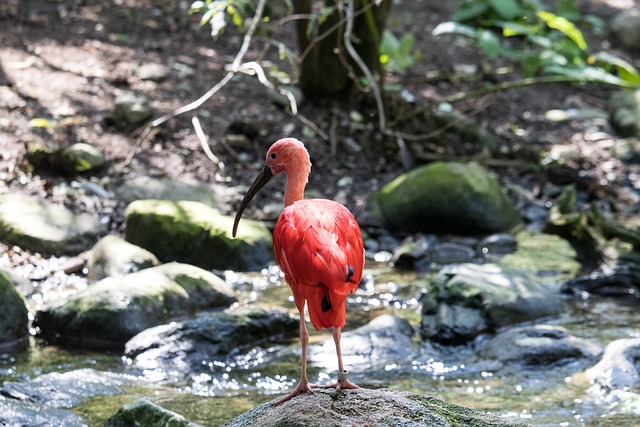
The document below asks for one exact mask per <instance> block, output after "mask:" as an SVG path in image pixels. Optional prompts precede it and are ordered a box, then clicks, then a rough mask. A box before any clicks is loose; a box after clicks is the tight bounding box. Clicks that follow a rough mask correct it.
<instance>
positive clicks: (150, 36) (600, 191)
mask: <svg viewBox="0 0 640 427" xmlns="http://www.w3.org/2000/svg"><path fill="white" fill-rule="evenodd" d="M630 3H633V1H630V0H627V1H625V0H610V1H606V2H600V1H597V2H596V1H586V0H583V1H580V2H579V4H580V8H581V12H582V13H583V14H585V15H587V14H593V15H596V16H598V17H600V18H601V19H603V20H604V21H605V22H606V21H607V20H608V19H610V17H611V16H612V15H614V14H615V13H617V12H618V11H619V10H620V9H622V8H626V7H629V6H630ZM187 7H188V5H187V4H186V3H185V2H177V1H163V2H153V1H150V0H140V1H134V0H117V1H114V2H103V1H94V0H86V1H81V0H56V1H50V2H33V1H18V0H9V1H8V2H3V5H2V6H0V193H6V192H23V193H27V194H33V195H38V196H41V197H47V198H49V199H51V200H54V201H57V202H61V203H65V204H67V205H69V206H72V207H73V208H74V209H76V210H79V211H88V212H91V211H96V210H99V209H100V206H101V204H100V201H99V200H96V196H94V195H91V194H85V195H80V196H78V195H77V194H76V195H75V197H70V195H69V192H67V191H65V190H64V189H65V188H68V183H69V181H70V179H71V178H69V177H64V176H60V175H58V174H57V173H55V172H53V171H47V170H33V169H32V168H31V167H30V166H29V165H28V164H27V162H26V161H25V156H26V153H27V147H28V146H29V145H30V144H34V143H41V144H44V145H46V146H49V147H65V146H68V145H70V144H72V143H75V142H86V143H89V144H92V145H95V146H97V147H99V148H100V149H101V150H102V151H103V152H104V153H105V156H106V159H107V166H106V167H105V168H103V170H102V171H100V173H99V174H97V175H94V176H91V177H87V176H78V177H73V179H75V180H87V179H90V180H93V181H95V182H97V183H98V184H100V185H103V186H104V187H105V188H107V189H110V188H112V185H114V184H115V183H117V182H118V181H120V180H122V179H124V178H126V177H131V176H135V175H143V174H150V175H154V176H166V177H169V178H171V179H175V180H196V181H200V182H209V183H212V184H216V185H220V186H221V187H222V188H227V189H229V188H234V187H236V186H246V185H248V184H250V183H251V181H252V180H253V177H254V176H255V174H256V173H257V172H258V170H259V168H260V165H259V162H260V161H261V160H262V159H263V158H264V157H263V156H264V154H265V152H266V150H267V148H268V146H269V145H270V143H271V142H273V141H275V140H276V139H278V138H281V137H283V136H295V137H298V138H299V139H301V140H303V141H305V143H306V144H307V146H308V148H309V151H310V153H311V158H312V162H313V170H312V175H311V177H310V185H309V188H311V189H314V190H317V191H318V192H319V193H320V194H322V195H323V196H325V197H330V198H337V199H338V200H340V201H342V202H343V203H345V204H347V206H349V207H350V208H352V209H354V210H355V211H356V213H357V212H358V211H359V210H360V208H361V207H362V206H363V204H364V203H365V201H366V199H367V197H369V196H370V195H371V194H372V193H373V192H374V191H375V190H377V189H378V188H380V187H381V186H382V185H384V184H385V183H387V182H389V181H390V180H391V179H393V178H394V177H395V176H397V175H399V174H400V173H402V172H403V171H404V170H405V169H406V167H407V166H409V165H413V166H417V165H419V164H423V163H426V162H429V161H433V160H438V159H443V160H476V161H478V162H480V163H482V164H485V165H486V166H487V167H488V168H490V169H492V170H494V171H495V172H496V173H497V174H498V175H499V176H500V177H501V179H503V181H505V182H510V183H513V184H516V185H518V186H520V187H521V188H524V189H526V191H528V192H530V194H531V196H532V197H537V196H539V195H540V194H541V192H542V191H543V188H544V186H545V183H547V182H553V183H555V184H558V185H563V184H567V183H572V182H574V183H576V184H577V185H578V187H579V188H580V189H581V190H583V191H584V192H585V194H586V195H587V197H589V198H592V199H596V198H608V199H610V200H609V201H610V205H611V207H612V210H613V211H615V212H617V213H620V214H621V215H623V216H624V215H629V214H634V213H636V214H637V192H638V188H640V171H639V168H638V165H629V164H625V163H623V162H620V161H619V160H618V159H616V158H615V157H612V156H611V154H610V151H609V150H608V149H607V148H610V146H611V144H615V136H612V135H614V133H613V131H612V130H611V129H610V126H609V124H608V121H607V120H606V117H605V118H603V117H602V115H597V114H596V116H594V117H586V118H585V117H582V118H580V119H577V120H568V121H561V122H552V121H549V120H548V119H547V117H546V116H545V113H546V112H547V111H549V110H554V109H562V110H567V109H571V108H575V109H581V110H586V111H592V110H598V111H605V112H606V109H607V100H608V97H609V95H610V93H612V91H613V90H615V88H611V87H604V86H602V85H577V84H547V85H535V86H525V87H520V88H516V89H510V90H505V91H500V92H496V93H491V94H487V95H484V96H481V97H477V98H469V99H466V100H464V101H460V102H456V103H455V104H454V107H455V108H456V109H458V110H459V111H461V112H463V113H465V114H466V115H467V116H468V117H471V118H472V120H473V122H474V123H475V124H477V126H479V127H480V128H481V129H484V130H486V131H487V132H488V133H489V134H491V135H493V136H495V140H496V141H497V145H496V146H493V147H487V146H486V145H482V144H479V143H478V142H476V141H473V140H471V139H469V136H468V135H465V134H464V132H463V133H462V134H461V133H459V132H458V133H455V132H449V129H448V128H447V126H443V125H442V124H438V123H437V121H435V120H433V118H432V116H431V109H432V107H433V106H434V105H435V104H436V103H437V101H438V100H439V99H442V98H443V97H446V96H449V95H451V94H455V93H459V92H464V91H469V90H471V89H473V88H477V87H480V86H481V85H483V84H485V83H486V79H487V78H488V76H486V75H483V73H481V72H480V70H481V67H480V66H479V64H480V60H481V58H480V57H479V55H478V53H477V50H476V49H475V48H474V47H472V46H470V45H469V43H468V42H467V41H466V40H464V39H463V38H462V37H456V36H437V37H436V36H433V35H432V30H433V29H434V28H435V27H436V26H437V25H438V24H439V23H441V22H444V21H447V20H449V19H450V17H451V15H452V13H453V12H454V10H455V4H454V2H442V1H433V0H424V1H417V0H416V1H407V0H404V1H402V2H399V3H398V4H395V5H394V9H393V10H392V15H391V17H390V19H389V21H388V28H389V29H390V30H391V31H393V32H394V33H395V34H396V35H397V36H398V37H400V36H401V35H402V34H404V33H407V32H411V33H413V35H414V36H415V39H416V43H415V48H416V51H417V54H418V60H417V61H416V63H415V64H414V65H413V66H412V67H411V68H410V69H408V70H407V71H405V72H403V73H389V75H387V76H386V80H387V82H388V83H392V84H394V85H396V87H400V88H402V90H396V91H392V92H389V93H388V95H387V96H388V100H389V106H390V112H389V117H388V118H389V119H391V120H392V121H393V120H398V122H397V123H396V124H393V125H392V127H393V130H396V131H400V132H403V133H406V134H412V135H423V136H425V137H424V138H419V139H417V140H412V139H411V138H406V139H405V143H406V144H407V148H408V151H407V153H409V159H407V157H405V158H402V156H401V155H400V153H401V150H399V148H398V143H397V140H396V139H395V138H393V137H389V136H384V135H381V134H380V133H378V132H377V130H376V124H377V118H376V117H375V115H374V113H375V110H374V109H373V108H372V106H371V105H369V106H362V105H350V104H353V102H349V101H348V100H342V101H340V102H331V101H327V100H314V101H316V102H310V101H309V100H307V102H305V103H304V104H302V105H301V110H300V114H301V116H302V117H304V118H306V119H307V120H309V121H310V122H312V123H313V124H314V125H315V126H316V127H317V128H318V129H320V130H321V131H322V132H324V133H325V134H326V138H323V137H321V136H319V135H318V134H315V135H314V134H313V133H309V132H308V129H307V130H305V124H304V123H303V120H301V119H300V117H294V116H292V115H291V114H289V113H288V112H287V111H286V110H285V109H283V108H282V107H280V106H278V105H276V104H275V103H274V102H272V101H271V100H270V98H269V97H268V95H267V90H266V88H265V87H263V86H262V85H261V84H260V83H259V82H258V81H257V80H256V79H255V77H252V76H248V75H238V76H236V78H234V79H233V80H232V81H231V82H229V83H228V84H227V85H226V86H225V87H223V88H222V89H221V90H220V91H219V92H218V93H217V94H215V95H214V96H213V97H212V98H211V99H210V100H209V101H208V102H206V103H205V104H204V105H203V106H202V107H201V108H200V109H198V110H197V111H195V112H194V113H188V114H184V115H182V116H179V117H177V118H175V119H172V120H170V121H168V122H167V123H165V124H163V125H161V126H159V127H157V128H156V129H155V132H154V133H153V135H152V137H151V138H148V139H146V140H144V141H142V142H141V143H139V142H138V137H139V135H140V128H133V127H128V128H127V127H122V126H118V125H117V124H115V123H113V122H112V121H110V120H109V116H110V114H111V111H112V109H113V106H114V101H115V99H116V98H117V97H118V95H119V94H121V93H122V92H125V91H133V92H137V93H143V94H145V95H147V96H148V97H149V98H150V101H151V106H152V107H153V109H154V111H155V117H159V116H162V115H163V114H166V113H168V112H170V111H172V110H174V109H176V108H178V107H181V106H183V105H185V104H188V103H189V102H191V101H194V100H195V99H197V98H198V97H199V96H200V95H202V94H203V93H205V92H206V91H207V90H208V89H209V88H210V87H212V86H214V85H215V84H216V83H218V82H219V81H220V80H221V79H222V78H223V77H224V75H225V73H226V70H225V66H226V65H228V64H230V63H231V62H232V61H233V58H234V57H235V55H236V54H237V52H238V50H239V49H240V46H241V43H242V35H240V34H238V33H236V32H235V31H234V30H233V29H229V30H227V31H226V32H225V34H224V35H223V36H222V37H221V38H220V39H218V40H217V41H214V40H213V39H212V38H211V36H210V31H209V27H207V26H205V27H200V26H199V25H198V18H197V17H195V16H189V15H187V12H186V8H187ZM282 31H283V32H284V34H293V24H291V23H290V24H287V25H285V26H284V27H283V28H282ZM288 39H289V40H293V37H288ZM589 41H590V45H591V46H592V48H594V50H604V49H606V50H609V51H614V53H616V54H619V55H621V56H623V57H625V58H626V59H627V60H629V61H631V62H633V61H634V60H635V64H636V66H637V65H638V61H639V58H637V57H636V58H635V59H634V58H632V57H630V56H629V55H630V54H629V53H628V52H624V51H621V50H620V49H619V48H618V47H617V45H616V42H615V40H611V39H607V38H606V37H601V38H598V37H596V36H593V35H589ZM290 47H291V48H292V49H295V46H290ZM257 55H259V52H257V51H256V50H254V49H250V50H249V52H248V54H247V56H246V60H252V59H255V58H256V57H257ZM268 57H273V58H274V59H273V60H274V61H277V54H276V52H274V51H271V52H269V55H268ZM145 64H159V65H161V66H163V67H165V70H166V78H164V79H163V80H162V81H159V82H154V81H150V80H143V79H141V78H140V77H139V75H138V74H137V70H138V69H139V67H140V66H141V65H145ZM282 68H286V67H282ZM491 78H493V79H494V80H497V81H499V80H500V79H501V78H506V77H501V76H491ZM355 111H359V112H360V113H361V117H360V118H359V117H358V114H355V113H354V112H355ZM194 114H195V115H197V116H198V117H199V119H200V121H201V123H202V126H203V129H204V131H205V133H206V134H207V136H208V139H209V143H210V146H211V148H212V150H213V152H214V153H215V154H216V155H217V156H218V157H219V159H220V161H221V162H222V164H223V165H224V168H223V169H221V167H220V165H215V164H213V163H212V162H211V161H210V160H209V158H207V156H206V155H205V153H204V152H203V150H202V148H201V145H200V141H199V139H198V138H197V137H196V134H195V132H194V129H193V126H192V122H191V119H192V117H193V115H194ZM411 114H412V115H413V117H412V118H411V119H407V120H402V118H403V117H408V116H409V115H411ZM33 118H46V119H48V120H52V121H57V122H58V123H65V121H62V120H64V119H67V120H66V123H67V124H68V125H67V126H60V127H58V128H56V129H43V128H35V127H30V126H29V121H30V120H31V119H33ZM61 121H62V122H61ZM557 146H563V147H565V152H566V151H567V150H568V151H571V153H574V154H575V155H573V156H565V161H564V163H563V164H562V165H561V167H558V168H545V167H543V165H542V163H541V158H542V157H543V156H544V155H545V154H544V153H550V152H551V151H552V150H553V147H557ZM274 188H275V187H274ZM274 191H275V190H274ZM634 192H635V195H636V199H634V197H633V195H630V193H634ZM231 193H232V194H233V196H232V197H231V199H230V203H229V204H228V205H227V206H224V207H222V209H223V210H226V211H232V210H233V208H234V207H235V206H234V204H235V203H237V194H235V193H233V191H232V192H231ZM236 193H238V192H237V191H236ZM277 200H278V199H276V198H274V197H273V196H271V195H268V196H267V198H266V199H264V198H263V199H262V201H258V206H259V205H260V203H263V204H264V203H265V201H269V202H274V201H277ZM121 226H122V218H121V216H120V217H118V215H116V216H114V218H113V227H112V228H113V229H116V230H117V229H119V228H120V227H121Z"/></svg>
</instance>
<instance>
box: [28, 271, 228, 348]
mask: <svg viewBox="0 0 640 427" xmlns="http://www.w3.org/2000/svg"><path fill="white" fill-rule="evenodd" d="M235 301H236V298H235V295H234V293H233V291H232V290H231V289H230V288H229V286H228V285H227V284H226V283H225V282H224V281H223V280H222V279H220V278H219V277H217V276H215V275H214V274H213V273H211V272H209V271H206V270H203V269H201V268H198V267H195V266H192V265H187V264H179V263H170V264H165V265H160V266H158V267H151V268H147V269H145V270H141V271H138V272H136V273H131V274H127V275H125V276H123V277H120V278H114V277H108V278H106V279H103V280H101V281H99V282H96V283H94V284H92V285H90V286H89V287H87V288H86V289H85V290H83V291H81V292H78V293H77V294H74V295H73V296H71V297H70V298H69V299H68V300H65V301H61V302H58V303H55V304H52V305H51V306H48V307H45V308H43V309H42V310H40V311H38V312H37V313H36V317H35V320H34V326H36V327H39V328H40V331H41V336H42V337H43V338H46V339H48V340H49V341H52V342H59V343H61V344H70V345H74V346H79V347H83V348H94V349H121V348H124V344H125V343H126V342H127V341H128V340H129V339H130V338H131V337H133V336H134V335H136V334H138V333H140V332H141V331H143V330H145V329H148V328H151V327H153V326H157V325H160V324H164V323H167V322H169V321H171V320H173V319H177V318H183V317H185V316H188V315H190V314H193V313H194V312H196V311H198V310H204V309H208V308H215V307H228V306H229V305H231V304H232V303H234V302H235Z"/></svg>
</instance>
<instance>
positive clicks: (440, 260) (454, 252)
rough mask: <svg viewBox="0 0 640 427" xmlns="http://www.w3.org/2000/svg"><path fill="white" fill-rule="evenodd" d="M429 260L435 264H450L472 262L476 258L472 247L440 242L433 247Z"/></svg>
mask: <svg viewBox="0 0 640 427" xmlns="http://www.w3.org/2000/svg"><path fill="white" fill-rule="evenodd" d="M431 252H432V255H431V260H432V261H433V262H435V263H436V264H452V263H456V262H465V261H472V260H473V259H474V258H476V251H475V250H474V249H473V246H471V245H466V244H463V243H458V242H442V243H438V244H436V245H434V247H433V250H432V251H431Z"/></svg>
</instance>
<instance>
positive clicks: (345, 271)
mask: <svg viewBox="0 0 640 427" xmlns="http://www.w3.org/2000/svg"><path fill="white" fill-rule="evenodd" d="M273 237H274V238H273V242H274V251H275V255H276V258H277V260H278V264H279V265H280V267H281V268H282V270H283V271H284V273H285V277H286V279H287V281H288V282H289V284H290V285H291V286H292V288H293V287H294V286H295V287H297V288H299V292H302V293H303V294H304V296H305V298H306V299H307V301H308V304H309V312H310V315H311V317H312V322H313V317H314V315H313V314H312V311H314V310H315V311H318V308H319V310H320V312H321V313H326V314H325V315H324V316H322V315H321V316H322V317H326V316H329V315H331V316H334V317H335V316H336V315H339V314H341V315H339V316H338V317H340V318H338V319H332V321H334V322H335V321H337V322H338V323H342V325H344V303H345V301H346V297H347V294H348V293H349V292H354V291H355V290H356V289H357V288H358V284H359V283H360V280H361V278H362V269H363V266H364V249H363V244H362V235H361V233H360V228H359V226H358V223H357V222H356V220H355V219H354V218H353V215H351V213H350V212H349V210H348V209H347V208H345V207H344V206H342V205H341V204H339V203H337V202H333V201H330V200H324V199H310V200H301V201H298V202H295V203H293V204H292V205H291V206H289V207H287V208H286V209H285V210H284V211H283V212H282V214H281V215H280V218H279V220H278V223H277V224H276V229H275V231H274V236H273ZM295 292H296V289H294V293H295ZM329 311H331V313H329ZM316 314H317V313H316ZM331 316H330V317H331ZM313 323H314V326H316V327H318V326H317V325H316V322H313ZM332 326H338V325H332ZM340 326H341V325H340ZM322 327H327V326H324V325H322Z"/></svg>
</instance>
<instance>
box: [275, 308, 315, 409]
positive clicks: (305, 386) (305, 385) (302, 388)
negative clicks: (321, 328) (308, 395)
mask: <svg viewBox="0 0 640 427" xmlns="http://www.w3.org/2000/svg"><path fill="white" fill-rule="evenodd" d="M298 311H300V347H301V348H302V368H301V372H300V382H299V383H298V385H297V386H296V388H294V389H293V390H292V391H291V392H290V393H289V394H287V395H286V396H283V397H281V398H280V399H278V400H276V401H275V402H274V403H273V406H278V405H281V404H283V403H284V402H286V401H287V400H290V399H292V398H294V397H296V396H297V395H299V394H300V393H304V392H310V391H311V388H310V386H309V380H308V379H307V344H308V343H309V333H308V332H307V325H306V323H305V320H304V305H303V306H302V310H300V307H298Z"/></svg>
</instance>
